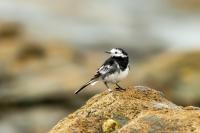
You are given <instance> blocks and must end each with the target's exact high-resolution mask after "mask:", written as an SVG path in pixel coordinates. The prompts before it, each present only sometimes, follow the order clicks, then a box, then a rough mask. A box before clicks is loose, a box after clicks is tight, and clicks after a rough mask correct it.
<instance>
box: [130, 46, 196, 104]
mask: <svg viewBox="0 0 200 133" xmlns="http://www.w3.org/2000/svg"><path fill="white" fill-rule="evenodd" d="M198 60H200V51H199V50H197V51H191V52H180V53H175V52H166V53H162V54H159V55H157V56H154V57H152V58H149V59H148V60H145V61H144V62H143V63H140V64H137V65H135V66H134V73H130V74H132V75H130V77H132V78H134V79H133V80H134V82H135V84H143V85H147V86H151V87H153V88H156V89H158V90H161V91H162V92H164V94H165V95H166V97H167V98H169V99H170V100H171V101H173V102H175V103H176V104H179V105H183V106H189V105H193V106H199V103H200V91H199V86H200V82H199V78H200V62H199V61H198ZM186 94H187V95H186Z"/></svg>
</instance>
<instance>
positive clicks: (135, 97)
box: [50, 86, 200, 133]
mask: <svg viewBox="0 0 200 133" xmlns="http://www.w3.org/2000/svg"><path fill="white" fill-rule="evenodd" d="M199 123H200V110H199V109H198V108H192V107H190V109H185V108H183V107H181V106H177V105H175V104H174V103H172V102H170V101H168V100H167V99H165V98H164V96H163V95H162V93H160V92H159V91H156V90H154V89H150V88H148V87H142V86H140V87H130V88H127V89H126V91H122V92H121V91H113V92H111V93H110V92H107V91H105V92H103V93H100V94H97V95H95V96H94V97H92V98H91V99H89V100H88V102H87V103H86V104H85V105H84V106H83V107H81V108H80V109H78V110H77V111H75V112H74V113H72V114H70V115H69V116H68V117H66V118H65V119H64V120H62V121H60V122H58V124H57V125H56V126H55V127H54V128H53V129H52V130H51V131H50V133H68V132H69V133H71V132H72V133H73V132H76V133H79V132H87V133H93V132H95V133H98V132H99V133H101V132H106V133H109V132H119V133H124V132H128V133H129V132H130V133H131V132H139V133H140V132H165V131H168V132H179V131H181V132H183V131H188V132H198V131H200V124H199Z"/></svg>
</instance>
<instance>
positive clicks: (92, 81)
mask: <svg viewBox="0 0 200 133" xmlns="http://www.w3.org/2000/svg"><path fill="white" fill-rule="evenodd" d="M99 77H100V73H96V74H95V75H94V77H93V78H91V79H90V81H88V82H87V83H86V84H84V85H83V86H82V87H81V88H80V89H78V90H77V91H75V93H74V94H78V93H79V92H80V91H81V90H83V89H84V88H85V87H87V86H88V85H90V84H92V83H94V82H96V81H97V80H98V79H99Z"/></svg>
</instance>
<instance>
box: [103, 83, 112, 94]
mask: <svg viewBox="0 0 200 133" xmlns="http://www.w3.org/2000/svg"><path fill="white" fill-rule="evenodd" d="M104 84H105V85H106V87H107V89H108V91H109V92H112V89H110V88H109V86H108V83H107V82H104Z"/></svg>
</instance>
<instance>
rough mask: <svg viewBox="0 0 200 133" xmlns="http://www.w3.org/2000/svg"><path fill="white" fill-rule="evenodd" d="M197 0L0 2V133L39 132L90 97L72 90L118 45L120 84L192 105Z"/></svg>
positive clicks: (199, 69)
mask: <svg viewBox="0 0 200 133" xmlns="http://www.w3.org/2000/svg"><path fill="white" fill-rule="evenodd" d="M199 35H200V2H199V1H197V0H190V1H188V0H163V1H160V0H148V1H147V0H123V1H120V0H114V1H113V0H112V1H104V0H87V1H82V0H58V1H50V0H41V1H34V0H28V1H27V0H0V132H1V133H23V132H24V133H43V132H47V131H48V130H50V128H51V127H52V126H53V125H55V124H56V123H57V121H58V120H59V119H61V118H63V117H64V116H66V115H67V114H68V113H70V112H72V111H74V110H75V109H77V108H78V107H80V106H81V105H82V104H83V103H84V102H85V101H86V100H87V99H88V98H89V97H91V96H92V95H93V94H94V93H98V92H100V91H104V90H105V89H106V88H105V86H104V85H103V84H102V83H98V84H97V85H96V86H95V87H94V86H93V87H88V88H87V89H85V90H84V91H83V92H82V93H81V94H80V95H78V96H74V95H73V92H74V91H75V90H76V89H77V88H79V87H80V86H81V85H82V84H83V83H84V82H86V81H87V80H88V79H89V78H90V77H91V75H93V74H94V72H95V71H96V68H97V67H99V66H100V65H101V64H102V63H103V61H104V60H105V59H106V58H107V55H106V54H104V53H103V51H104V50H108V49H110V48H112V47H122V48H124V49H126V50H127V51H128V53H129V54H130V56H131V72H130V75H129V76H128V78H127V80H125V81H124V82H122V83H121V85H123V86H130V85H145V86H149V87H152V88H157V89H158V90H161V91H163V92H164V94H165V95H166V97H168V99H170V100H172V101H173V102H175V103H177V104H179V105H183V106H186V105H195V106H200V82H199V79H200V76H199V75H200V37H199Z"/></svg>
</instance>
